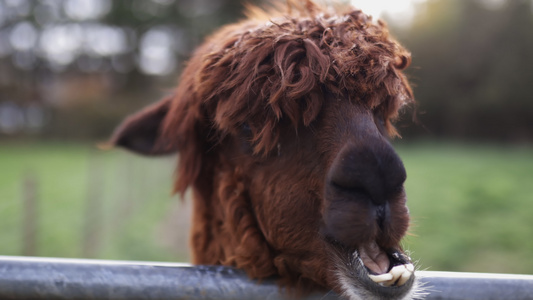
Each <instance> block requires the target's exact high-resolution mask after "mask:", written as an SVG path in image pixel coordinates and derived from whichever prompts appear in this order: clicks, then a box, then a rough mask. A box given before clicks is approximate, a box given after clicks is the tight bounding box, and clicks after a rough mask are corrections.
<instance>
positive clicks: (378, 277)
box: [368, 273, 392, 283]
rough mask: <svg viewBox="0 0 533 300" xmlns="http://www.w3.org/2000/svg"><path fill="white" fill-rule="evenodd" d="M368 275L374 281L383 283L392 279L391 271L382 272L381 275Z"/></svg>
mask: <svg viewBox="0 0 533 300" xmlns="http://www.w3.org/2000/svg"><path fill="white" fill-rule="evenodd" d="M368 277H370V279H372V281H374V282H376V283H382V282H386V281H389V280H391V279H392V274H390V273H385V274H381V275H370V274H368Z"/></svg>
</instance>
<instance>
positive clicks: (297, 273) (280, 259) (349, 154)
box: [112, 1, 413, 299]
mask: <svg viewBox="0 0 533 300" xmlns="http://www.w3.org/2000/svg"><path fill="white" fill-rule="evenodd" d="M293 2H294V1H293ZM293 2H290V3H292V4H289V5H288V8H289V9H288V10H287V11H284V12H283V11H281V10H280V9H275V10H272V11H263V10H260V9H258V8H256V7H250V8H249V9H248V15H249V17H248V19H246V20H244V21H242V22H240V23H237V24H233V25H228V26H226V27H223V28H222V29H220V30H219V31H218V32H217V33H215V34H214V35H212V36H211V37H209V38H208V39H207V40H206V42H205V43H204V44H203V45H202V46H201V47H200V48H198V49H197V51H196V52H195V53H194V54H193V56H192V58H191V60H190V62H189V64H188V65H187V67H186V68H185V70H184V71H183V73H182V75H181V79H180V83H179V86H178V88H177V89H176V91H175V93H174V94H173V95H171V96H169V97H168V98H166V99H165V100H164V101H162V102H161V103H160V104H157V105H155V106H153V107H152V108H149V109H147V110H145V111H142V112H141V113H139V114H138V115H137V116H134V117H130V119H128V120H127V121H126V122H125V124H123V125H122V126H121V128H120V129H119V130H118V131H117V132H116V133H115V135H114V137H113V139H112V141H113V142H114V143H115V144H117V145H121V146H125V147H128V148H130V149H132V150H134V151H138V152H142V153H145V154H159V153H168V152H172V151H178V152H179V157H180V160H179V161H180V162H179V164H178V168H177V179H176V184H175V191H176V192H180V193H184V192H185V191H186V190H187V189H188V188H189V187H192V189H193V192H194V202H193V203H194V210H193V224H192V225H193V226H192V236H191V246H192V252H193V262H194V263H197V264H223V265H230V266H235V267H238V268H242V269H244V270H245V271H246V272H247V273H248V274H249V275H250V276H251V277H252V278H266V277H270V276H277V277H279V278H280V283H281V284H282V285H284V286H288V287H291V288H293V289H294V290H296V291H297V292H302V291H306V290H308V289H311V288H326V289H334V290H335V291H337V292H338V293H340V294H345V295H347V297H351V298H352V299H357V297H363V296H357V295H365V296H364V297H366V298H368V299H381V298H382V297H384V296H383V295H393V296H394V297H396V298H394V297H392V296H391V297H392V298H391V299H400V298H402V297H405V296H406V295H408V293H407V291H408V288H407V287H406V288H403V289H401V288H399V287H398V288H397V289H396V290H394V289H393V291H396V292H393V293H392V294H386V293H389V292H384V291H385V289H383V288H380V287H374V286H373V285H372V284H373V283H369V280H367V279H365V278H359V277H360V276H354V275H353V274H367V273H368V272H374V270H370V269H369V268H368V266H366V267H365V265H364V264H361V265H360V266H353V264H354V261H356V260H354V255H355V254H354V253H361V251H363V253H364V251H366V250H365V249H370V248H372V247H374V248H375V247H377V249H379V251H378V252H376V253H380V254H385V253H387V255H390V253H396V252H397V251H401V247H400V245H399V243H400V239H401V238H402V237H403V236H404V234H405V232H406V230H407V226H408V223H409V216H408V210H407V208H406V207H405V201H406V198H405V193H404V190H403V182H404V180H405V170H404V169H403V165H402V163H401V161H400V160H399V158H398V157H397V155H396V154H395V153H394V151H393V150H392V148H391V146H390V145H389V143H388V142H387V137H388V136H395V135H397V133H396V131H395V129H394V127H393V125H392V123H393V121H394V120H395V119H396V118H397V116H398V111H399V109H400V108H401V107H402V106H404V105H405V104H408V103H410V102H411V101H412V98H413V97H412V92H411V89H410V87H409V85H408V83H407V80H406V78H405V76H404V75H403V74H402V73H401V70H402V69H404V68H406V67H407V66H408V65H409V63H410V55H409V53H408V52H407V51H406V50H405V49H404V48H402V47H401V46H400V45H399V44H398V43H397V42H396V41H394V40H393V39H392V38H391V37H390V35H389V32H388V30H387V27H386V25H385V24H384V23H383V22H381V21H377V22H375V21H373V20H372V19H371V18H370V17H368V16H367V15H365V14H364V13H362V12H361V11H360V10H356V9H353V8H348V7H344V8H343V7H341V8H339V7H337V8H332V7H320V6H318V5H316V4H314V3H313V2H311V1H305V2H303V4H301V5H299V4H296V3H293ZM278 7H279V5H278ZM265 16H268V17H267V18H265ZM161 113H163V115H164V116H163V117H161ZM143 119H146V124H151V125H150V128H151V133H152V134H151V135H150V134H149V132H147V131H150V130H148V129H147V130H140V129H139V128H141V127H139V120H143ZM154 123H155V124H159V125H158V126H155V129H154V126H153V124H154ZM136 133H137V134H136ZM154 136H156V138H154ZM150 143H151V147H148V148H147V146H146V145H147V144H150ZM132 145H142V147H143V148H142V149H135V146H132ZM395 251H396V252H395ZM339 253H341V254H339ZM398 253H399V252H398ZM357 255H359V254H357ZM356 257H357V256H356ZM389 259H390V267H392V266H394V265H395V263H394V260H393V259H392V258H389ZM406 261H408V260H407V259H401V260H400V262H402V263H405V262H406ZM339 264H342V266H340V265H339ZM381 264H382V265H383V264H384V263H381ZM365 268H366V269H365ZM369 270H370V271H369ZM352 271H353V272H355V273H353V274H352V273H350V272H352ZM365 272H366V273H365ZM378 272H379V270H378ZM345 273H346V274H348V273H349V274H348V275H346V274H345ZM339 274H341V275H342V274H344V275H342V276H341V275H339ZM350 274H351V275H350ZM339 276H340V277H339ZM347 282H348V283H347ZM411 284H412V282H410V283H409V286H410V285H411ZM352 286H353V287H355V288H354V289H361V290H365V291H366V292H362V293H359V294H358V293H356V292H353V291H352V290H350V289H352ZM369 287H371V288H369ZM369 291H370V292H369ZM389 291H390V289H389ZM380 293H381V294H380ZM354 295H355V296H354ZM369 295H374V296H372V297H374V298H372V297H370V296H369ZM380 297H381V298H380ZM387 297H388V296H387Z"/></svg>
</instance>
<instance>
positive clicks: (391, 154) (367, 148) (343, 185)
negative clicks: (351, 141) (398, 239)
mask: <svg viewBox="0 0 533 300" xmlns="http://www.w3.org/2000/svg"><path fill="white" fill-rule="evenodd" d="M406 177H407V175H406V172H405V168H404V166H403V163H402V161H401V160H400V158H399V157H398V155H397V154H396V152H395V151H394V150H393V148H392V146H391V145H390V144H389V143H388V142H387V141H385V140H382V139H379V138H376V139H375V140H374V141H366V143H365V144H364V145H346V146H344V147H343V149H342V150H341V152H340V153H339V155H338V156H337V157H336V159H335V160H334V162H333V165H332V166H331V168H330V171H329V173H328V181H329V182H328V183H329V185H330V186H331V187H332V188H333V189H336V190H339V191H340V192H343V193H352V194H358V195H361V194H363V195H365V196H366V197H365V198H369V199H370V200H371V201H372V202H373V203H374V204H375V205H376V206H377V207H378V210H377V212H378V213H379V214H378V215H380V216H381V217H384V218H386V217H387V216H386V214H387V209H386V205H385V204H386V202H387V199H389V198H391V197H393V196H394V195H396V194H398V193H401V192H402V191H403V183H404V182H405V179H406Z"/></svg>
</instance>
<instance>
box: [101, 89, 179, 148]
mask: <svg viewBox="0 0 533 300" xmlns="http://www.w3.org/2000/svg"><path fill="white" fill-rule="evenodd" d="M172 98H173V95H171V96H168V97H166V98H164V99H163V100H161V101H159V102H157V103H155V104H152V105H151V106H148V107H146V108H144V109H142V110H141V111H139V112H137V113H135V114H133V115H131V116H129V117H127V118H126V119H125V120H124V121H123V122H122V124H120V126H119V127H117V129H115V132H114V133H113V136H112V137H111V140H110V142H109V144H110V145H109V146H118V147H122V148H126V149H128V150H130V151H133V152H135V153H139V154H143V155H164V154H171V153H175V152H177V150H178V149H176V147H175V146H172V144H171V143H169V142H165V141H164V140H162V138H161V124H162V123H163V119H164V118H165V116H166V115H167V113H168V111H169V109H170V103H171V101H172Z"/></svg>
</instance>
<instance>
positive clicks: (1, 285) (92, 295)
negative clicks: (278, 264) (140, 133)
mask: <svg viewBox="0 0 533 300" xmlns="http://www.w3.org/2000/svg"><path fill="white" fill-rule="evenodd" d="M417 276H419V277H420V278H421V281H422V282H423V284H424V285H425V286H426V289H427V292H428V296H427V297H426V299H428V300H432V299H457V300H459V299H472V300H478V299H479V300H491V299H513V300H524V299H533V276H531V275H503V274H484V273H454V272H428V271H425V272H424V271H419V272H417ZM0 299H191V300H192V299H203V300H206V299H218V300H225V299H249V300H253V299H287V297H286V295H285V294H284V292H283V290H280V289H279V288H278V287H277V286H276V285H275V283H274V282H273V281H271V280H266V281H262V282H261V283H257V282H256V281H253V280H250V279H248V278H247V277H246V276H245V274H244V273H243V272H242V271H239V270H236V269H232V268H227V267H218V266H190V265H187V264H174V263H153V262H136V261H133V262H130V261H105V260H85V259H55V258H29V257H14V256H0ZM307 299H316V300H318V299H337V297H336V295H335V294H334V293H328V294H326V295H312V296H310V297H309V298H307Z"/></svg>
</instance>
